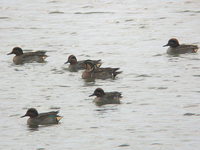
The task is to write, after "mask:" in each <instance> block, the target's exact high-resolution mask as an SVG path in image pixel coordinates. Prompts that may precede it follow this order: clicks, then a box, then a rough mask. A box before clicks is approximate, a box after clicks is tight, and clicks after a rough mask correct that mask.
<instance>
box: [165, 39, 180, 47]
mask: <svg viewBox="0 0 200 150" xmlns="http://www.w3.org/2000/svg"><path fill="white" fill-rule="evenodd" d="M179 45H180V44H179V42H178V40H177V39H176V38H172V39H170V40H169V41H168V43H167V44H166V45H164V46H163V47H165V46H170V47H178V46H179Z"/></svg>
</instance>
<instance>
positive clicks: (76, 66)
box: [65, 55, 102, 72]
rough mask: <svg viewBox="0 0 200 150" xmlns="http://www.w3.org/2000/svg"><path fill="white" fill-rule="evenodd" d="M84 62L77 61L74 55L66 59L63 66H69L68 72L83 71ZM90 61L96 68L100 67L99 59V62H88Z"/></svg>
mask: <svg viewBox="0 0 200 150" xmlns="http://www.w3.org/2000/svg"><path fill="white" fill-rule="evenodd" d="M84 61H85V60H81V61H77V59H76V57H75V56H74V55H70V56H69V57H68V61H67V62H65V64H67V63H70V65H69V70H70V71H72V72H77V71H78V70H83V69H84ZM89 61H92V62H93V63H94V64H95V65H96V66H97V67H100V66H101V64H102V62H101V59H99V60H89Z"/></svg>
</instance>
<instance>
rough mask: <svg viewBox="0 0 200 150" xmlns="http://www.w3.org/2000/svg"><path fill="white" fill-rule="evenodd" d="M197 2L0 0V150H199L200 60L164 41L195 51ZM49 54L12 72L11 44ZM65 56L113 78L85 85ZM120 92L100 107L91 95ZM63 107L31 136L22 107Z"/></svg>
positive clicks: (199, 25) (199, 19) (42, 109)
mask: <svg viewBox="0 0 200 150" xmlns="http://www.w3.org/2000/svg"><path fill="white" fill-rule="evenodd" d="M199 6H200V1H199V0H176V1H174V0H165V1H161V0H151V1H146V0H140V1H136V0H123V1H122V0H34V1H32V0H9V1H8V0H1V1H0V11H1V13H0V22H1V23H0V39H1V48H0V60H1V63H0V68H1V73H0V83H1V86H0V102H1V105H0V112H1V115H2V116H1V120H0V129H1V134H0V139H1V140H0V149H6V150H16V149H20V150H27V149H29V150H58V149H59V150H78V149H81V150H123V149H126V150H150V149H153V150H169V149H170V150H199V149H200V146H199V143H200V99H199V98H200V64H199V60H200V55H199V54H185V55H180V56H176V57H174V56H169V55H167V54H166V48H164V47H162V46H163V45H165V44H166V43H167V41H168V40H169V38H171V37H176V38H178V39H179V41H180V43H193V44H198V45H200V42H199V41H200V36H199V35H200V9H199ZM15 46H20V47H22V48H23V49H25V50H47V51H48V52H47V54H48V55H49V57H48V58H47V63H44V64H37V63H32V64H25V65H19V66H16V65H14V64H13V62H12V57H13V56H7V55H6V54H7V53H9V52H10V51H11V50H12V48H13V47H15ZM70 54H74V55H76V56H77V58H78V59H79V60H81V59H102V61H103V62H104V63H103V65H102V66H104V67H106V66H110V67H120V68H121V70H122V71H123V73H122V74H121V75H119V76H118V78H117V79H116V80H96V81H95V82H84V80H82V79H81V71H80V72H78V73H71V72H68V71H67V70H66V68H67V65H64V62H66V60H67V57H68V56H69V55H70ZM97 87H101V88H103V89H104V90H105V91H120V92H122V93H123V99H122V104H120V105H106V106H102V107H97V106H95V105H94V103H93V102H92V100H93V99H92V98H90V97H88V96H89V95H90V94H92V93H93V91H94V90H95V88H97ZM30 107H35V108H37V109H38V111H39V112H45V111H53V110H60V115H62V116H64V118H63V119H62V120H61V123H60V124H58V125H54V126H43V127H39V128H37V129H31V128H29V127H28V126H27V125H26V120H27V118H24V119H21V118H20V116H21V115H24V114H25V112H26V110H27V109H28V108H30Z"/></svg>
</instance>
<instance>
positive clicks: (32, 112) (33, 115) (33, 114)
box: [21, 108, 38, 118]
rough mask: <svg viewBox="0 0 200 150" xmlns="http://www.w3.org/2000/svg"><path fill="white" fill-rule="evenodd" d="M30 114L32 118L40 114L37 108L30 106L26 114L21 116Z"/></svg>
mask: <svg viewBox="0 0 200 150" xmlns="http://www.w3.org/2000/svg"><path fill="white" fill-rule="evenodd" d="M26 116H29V117H30V118H34V117H37V116H38V111H37V110H36V109H35V108H29V109H28V110H27V112H26V114H25V115H24V116H21V118H23V117H26Z"/></svg>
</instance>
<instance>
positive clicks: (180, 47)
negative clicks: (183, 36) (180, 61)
mask: <svg viewBox="0 0 200 150" xmlns="http://www.w3.org/2000/svg"><path fill="white" fill-rule="evenodd" d="M165 46H169V48H168V49H167V54H185V53H196V52H197V51H198V49H199V47H198V46H197V45H191V44H190V45H189V44H179V41H178V40H177V39H176V38H171V39H169V41H168V43H167V44H166V45H164V46H163V47H165Z"/></svg>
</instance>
